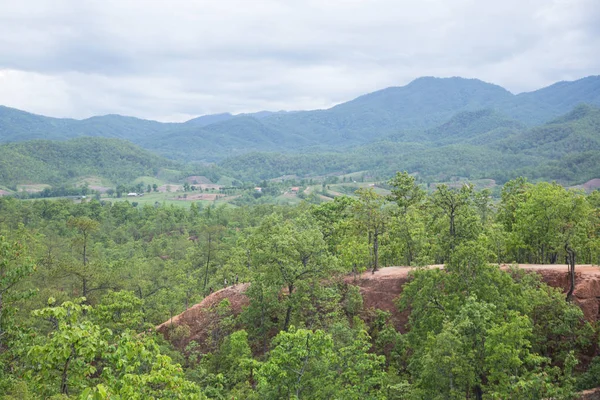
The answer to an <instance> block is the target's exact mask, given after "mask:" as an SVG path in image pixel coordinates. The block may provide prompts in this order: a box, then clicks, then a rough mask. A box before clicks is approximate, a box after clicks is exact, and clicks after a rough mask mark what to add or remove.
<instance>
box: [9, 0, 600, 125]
mask: <svg viewBox="0 0 600 400" xmlns="http://www.w3.org/2000/svg"><path fill="white" fill-rule="evenodd" d="M599 55H600V1H599V0H502V1H497V0H495V1H492V0H169V1H166V0H165V1H159V0H97V1H95V0H0V104H2V105H6V106H10V107H16V108H20V109H23V110H27V111H30V112H35V113H39V114H44V115H50V116H57V117H72V118H85V117H89V116H92V115H102V114H109V113H118V114H124V115H133V116H137V117H141V118H148V119H157V120H161V121H182V120H186V119H189V118H192V117H194V116H198V115H204V114H211V113H218V112H233V113H238V112H252V111H259V110H281V109H285V110H298V109H314V108H327V107H330V106H332V105H334V104H337V103H340V102H343V101H347V100H350V99H352V98H354V97H356V96H358V95H361V94H364V93H367V92H371V91H375V90H378V89H382V88H385V87H388V86H402V85H405V84H407V83H409V82H410V81H411V80H413V79H415V78H417V77H420V76H440V77H446V76H463V77H469V78H479V79H482V80H484V81H487V82H492V83H496V84H499V85H502V86H504V87H505V88H507V89H508V90H510V91H512V92H513V93H519V92H523V91H530V90H535V89H537V88H540V87H543V86H546V85H549V84H551V83H553V82H556V81H559V80H575V79H579V78H581V77H584V76H588V75H598V74H600V56H599Z"/></svg>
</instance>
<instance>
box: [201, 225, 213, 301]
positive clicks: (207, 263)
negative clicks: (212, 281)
mask: <svg viewBox="0 0 600 400" xmlns="http://www.w3.org/2000/svg"><path fill="white" fill-rule="evenodd" d="M210 244H211V237H210V234H209V236H208V253H207V255H206V270H205V272H204V286H203V287H202V291H206V284H207V283H208V266H209V265H210Z"/></svg>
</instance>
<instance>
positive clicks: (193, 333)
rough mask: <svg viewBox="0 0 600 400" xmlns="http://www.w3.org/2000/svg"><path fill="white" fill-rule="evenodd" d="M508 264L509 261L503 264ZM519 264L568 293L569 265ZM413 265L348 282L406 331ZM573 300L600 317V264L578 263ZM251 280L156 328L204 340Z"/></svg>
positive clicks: (589, 315)
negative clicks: (224, 305)
mask: <svg viewBox="0 0 600 400" xmlns="http://www.w3.org/2000/svg"><path fill="white" fill-rule="evenodd" d="M442 267H443V266H441V265H432V266H431V268H442ZM501 267H502V268H508V265H502V266H501ZM519 267H520V268H523V269H526V270H530V271H535V272H537V273H538V274H540V275H541V276H542V279H543V280H544V282H546V283H547V284H548V285H550V286H553V287H559V288H561V289H562V290H563V291H564V292H565V293H566V291H567V289H568V284H569V278H568V269H567V265H564V264H563V265H559V264H555V265H529V264H521V265H519ZM411 270H413V268H412V267H387V268H382V269H380V270H379V271H377V272H376V273H375V274H372V273H371V272H365V273H363V274H361V275H358V276H356V277H353V276H347V277H346V278H345V281H346V282H347V283H350V284H353V285H356V286H358V287H359V288H360V292H361V294H362V296H363V304H364V307H365V309H369V308H375V309H380V310H385V311H389V312H390V313H391V314H392V323H393V324H394V326H395V327H396V328H397V329H398V330H399V331H400V332H405V331H406V323H407V322H408V311H405V312H400V311H398V309H397V307H396V305H395V299H396V298H397V297H398V296H399V295H400V293H401V292H402V286H403V285H404V284H405V283H406V282H407V281H408V279H409V276H408V273H409V272H410V271H411ZM575 271H576V273H575V292H574V301H575V303H576V304H577V305H579V306H580V307H581V308H582V310H583V313H584V315H585V317H586V319H588V320H589V321H596V320H598V319H600V315H599V313H600V307H599V305H600V267H598V266H592V265H578V266H577V267H576V269H575ZM247 288H248V284H239V285H236V286H229V287H226V288H224V289H221V290H218V291H216V292H214V293H212V294H211V295H209V296H207V297H206V298H204V300H202V301H201V302H200V303H198V304H196V305H194V306H193V307H191V308H189V309H188V310H186V311H184V312H183V313H181V314H179V315H177V316H174V317H173V318H172V319H170V320H168V321H166V322H164V323H162V324H161V325H159V326H158V327H157V328H156V329H157V330H158V331H159V332H161V333H163V334H164V335H166V336H168V333H169V328H170V327H172V326H178V325H182V324H185V325H187V326H188V327H189V328H190V336H189V337H188V338H187V339H186V340H185V341H184V343H181V344H182V345H183V346H184V347H185V345H187V343H189V342H190V341H192V340H194V341H197V342H198V343H201V342H202V338H203V337H205V336H206V334H207V332H206V327H207V326H208V325H209V324H208V323H207V318H209V316H210V314H211V309H212V308H213V307H214V306H215V305H217V304H218V303H219V302H221V301H222V300H224V299H226V298H227V299H229V301H230V303H231V307H232V310H233V312H234V313H235V314H238V313H239V312H240V311H241V310H242V307H244V306H246V305H247V304H248V298H247V297H246V295H245V294H244V292H245V290H246V289H247Z"/></svg>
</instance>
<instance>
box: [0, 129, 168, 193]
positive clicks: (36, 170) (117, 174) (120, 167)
mask: <svg viewBox="0 0 600 400" xmlns="http://www.w3.org/2000/svg"><path fill="white" fill-rule="evenodd" d="M178 167H179V165H178V164H177V163H175V162H173V161H170V160H167V159H164V158H162V157H159V156H156V155H155V154H152V153H150V152H148V151H146V150H143V149H140V148H139V147H137V146H135V145H133V144H131V143H129V142H127V141H124V140H118V139H105V138H87V137H82V138H76V139H71V140H67V141H50V140H32V141H27V142H19V143H9V144H4V145H1V146H0V182H1V183H2V184H4V185H15V184H17V183H46V184H62V183H65V182H66V181H67V180H70V179H73V178H76V177H80V176H86V175H94V176H99V177H103V178H107V179H109V180H111V181H112V182H129V181H132V180H133V179H135V178H137V177H138V176H145V175H150V176H155V175H156V174H157V173H158V172H159V171H160V170H161V169H162V168H178Z"/></svg>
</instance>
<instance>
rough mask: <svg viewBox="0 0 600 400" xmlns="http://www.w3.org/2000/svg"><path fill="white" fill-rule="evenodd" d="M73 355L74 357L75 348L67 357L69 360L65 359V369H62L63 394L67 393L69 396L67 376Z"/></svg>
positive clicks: (61, 387) (61, 385) (61, 386)
mask: <svg viewBox="0 0 600 400" xmlns="http://www.w3.org/2000/svg"><path fill="white" fill-rule="evenodd" d="M72 357H73V349H71V354H70V355H69V358H67V360H66V361H65V365H64V366H63V370H62V377H61V380H60V392H61V393H62V394H66V395H67V396H68V395H69V386H68V384H67V378H68V372H69V364H70V363H71V358H72Z"/></svg>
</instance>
